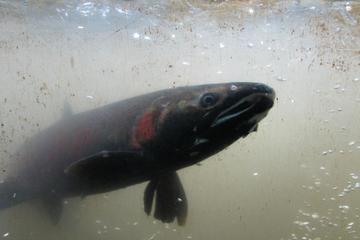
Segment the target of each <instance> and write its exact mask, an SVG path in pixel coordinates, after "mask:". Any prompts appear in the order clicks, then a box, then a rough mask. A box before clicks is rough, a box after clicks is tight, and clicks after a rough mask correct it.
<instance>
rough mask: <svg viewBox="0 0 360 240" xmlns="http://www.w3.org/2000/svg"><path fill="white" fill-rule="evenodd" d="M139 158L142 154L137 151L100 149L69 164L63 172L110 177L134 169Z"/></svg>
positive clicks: (75, 174)
mask: <svg viewBox="0 0 360 240" xmlns="http://www.w3.org/2000/svg"><path fill="white" fill-rule="evenodd" d="M141 160H142V154H141V153H137V152H122V151H102V152H99V153H96V154H94V155H91V156H89V157H86V158H83V159H80V160H78V161H76V162H74V163H72V164H70V165H69V166H68V167H67V168H66V169H65V170H64V172H65V173H66V174H70V175H73V176H77V177H81V178H94V179H97V178H98V177H99V178H101V177H104V176H108V177H110V176H113V175H119V174H120V173H121V172H122V171H132V170H136V167H137V165H138V164H139V162H140V161H141Z"/></svg>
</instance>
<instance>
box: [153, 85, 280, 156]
mask: <svg viewBox="0 0 360 240" xmlns="http://www.w3.org/2000/svg"><path fill="white" fill-rule="evenodd" d="M274 97H275V92H274V90H273V89H272V88H271V87H269V86H267V85H265V84H261V83H244V82H232V83H220V84H208V85H199V86H188V87H181V88H176V89H171V90H167V91H166V92H164V93H163V94H161V95H160V96H159V97H158V98H156V100H155V101H154V102H153V103H152V107H151V108H152V109H158V110H157V120H156V131H155V132H156V134H154V138H153V139H152V140H153V141H151V143H152V144H151V147H154V146H155V147H157V149H162V151H165V152H167V153H168V154H176V153H179V154H189V155H194V156H195V155H199V156H203V157H206V156H209V155H211V154H214V153H215V152H218V151H220V150H222V149H223V148H225V147H227V146H228V145H230V144H231V143H233V142H234V141H236V140H237V139H239V138H241V137H245V136H247V135H248V134H249V133H250V132H253V131H256V130H257V126H258V123H259V122H260V121H261V120H262V119H263V118H264V117H265V116H266V115H267V113H268V111H269V110H270V108H271V107H272V106H273V104H274ZM159 151H160V150H159Z"/></svg>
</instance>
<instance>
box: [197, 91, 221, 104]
mask: <svg viewBox="0 0 360 240" xmlns="http://www.w3.org/2000/svg"><path fill="white" fill-rule="evenodd" d="M218 99H219V97H218V96H217V95H216V94H214V93H206V94H204V95H203V96H202V97H201V100H200V104H201V106H202V107H204V108H208V107H212V106H214V105H215V104H216V103H217V101H218Z"/></svg>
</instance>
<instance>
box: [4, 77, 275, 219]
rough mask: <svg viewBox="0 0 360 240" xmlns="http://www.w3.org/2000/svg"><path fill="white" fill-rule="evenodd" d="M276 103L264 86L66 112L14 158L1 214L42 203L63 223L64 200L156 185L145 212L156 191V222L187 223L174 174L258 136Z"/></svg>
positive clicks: (162, 95)
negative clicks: (29, 202) (4, 210)
mask: <svg viewBox="0 0 360 240" xmlns="http://www.w3.org/2000/svg"><path fill="white" fill-rule="evenodd" d="M273 99H274V92H273V90H272V89H271V88H269V87H267V86H266V85H263V84H258V83H225V84H210V85H200V86H190V87H181V88H176V89H167V90H162V91H158V92H154V93H150V94H146V95H142V96H138V97H134V98H130V99H127V100H123V101H120V102H116V103H113V104H109V105H106V106H104V107H100V108H97V109H94V110H90V111H87V112H83V113H78V114H71V113H68V114H67V116H64V118H63V119H61V120H59V121H58V122H56V123H55V124H53V125H52V126H50V127H49V128H47V129H45V130H43V131H41V132H40V133H38V134H37V135H35V136H34V137H32V138H31V139H29V140H28V141H27V142H26V143H24V144H23V145H22V146H21V148H20V150H19V152H18V154H17V155H16V158H15V159H12V160H13V161H15V163H16V165H17V166H18V167H17V169H16V172H14V173H13V175H12V176H11V177H9V178H8V179H7V180H6V181H5V182H4V184H3V187H2V188H1V185H0V208H5V207H9V206H12V205H14V204H17V203H21V202H23V201H26V200H31V199H36V198H39V199H43V200H44V202H45V203H46V204H47V205H48V206H49V209H51V211H50V213H51V214H52V215H54V216H53V219H54V221H57V219H58V218H59V215H60V212H61V206H59V204H60V205H61V202H62V199H63V198H65V197H70V196H86V195H90V194H95V193H101V192H107V191H111V190H115V189H118V188H123V187H127V186H130V185H133V184H136V183H140V182H144V181H147V180H150V183H149V185H148V187H147V188H146V190H145V197H144V204H145V211H146V212H147V213H148V214H149V213H150V211H151V205H152V201H153V198H154V193H155V192H156V193H157V200H156V201H157V202H156V204H155V205H156V209H155V217H156V218H159V219H160V220H163V221H165V222H169V221H173V220H174V218H175V217H177V218H178V222H179V223H181V224H183V221H184V219H182V218H185V217H186V213H184V211H185V212H186V205H184V204H186V201H185V200H186V197H185V193H184V190H183V188H182V185H181V183H180V180H179V178H178V177H177V175H176V173H175V171H176V170H178V169H180V168H183V167H186V166H190V165H193V164H195V163H197V162H199V161H201V160H204V159H206V158H207V157H209V156H211V155H213V154H215V153H217V152H219V151H221V150H222V149H224V148H225V147H227V146H229V145H230V144H232V143H233V142H234V141H236V140H237V139H239V138H240V137H245V136H246V135H247V134H248V133H250V132H251V131H254V130H256V128H257V124H258V122H259V121H260V120H261V119H262V118H263V117H265V115H266V114H267V111H268V110H269V109H270V108H271V107H272V105H273ZM68 112H70V111H68ZM179 196H181V198H179ZM177 199H182V200H181V201H180V202H181V203H179V202H178V201H177ZM164 206H165V207H164ZM184 214H185V215H184Z"/></svg>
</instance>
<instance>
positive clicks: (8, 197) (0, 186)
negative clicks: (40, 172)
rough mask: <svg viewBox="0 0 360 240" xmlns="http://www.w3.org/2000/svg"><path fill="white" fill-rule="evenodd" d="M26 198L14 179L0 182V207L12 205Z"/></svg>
mask: <svg viewBox="0 0 360 240" xmlns="http://www.w3.org/2000/svg"><path fill="white" fill-rule="evenodd" d="M26 199H27V198H26V196H25V194H24V193H23V191H21V187H20V186H19V185H18V184H17V183H16V182H15V181H11V180H10V181H3V182H0V209H4V208H9V207H12V206H14V205H16V204H19V203H21V202H23V201H25V200H26Z"/></svg>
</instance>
